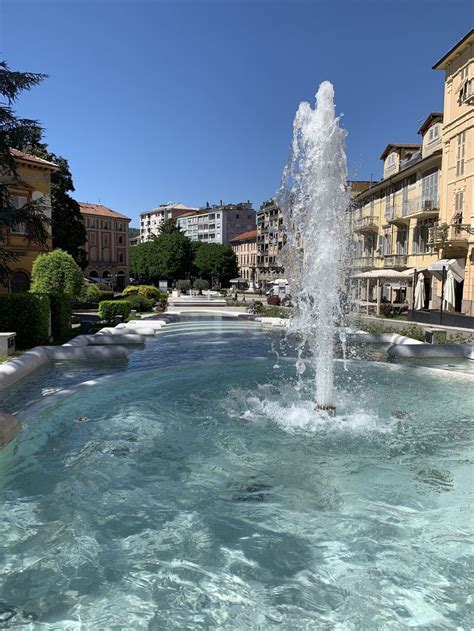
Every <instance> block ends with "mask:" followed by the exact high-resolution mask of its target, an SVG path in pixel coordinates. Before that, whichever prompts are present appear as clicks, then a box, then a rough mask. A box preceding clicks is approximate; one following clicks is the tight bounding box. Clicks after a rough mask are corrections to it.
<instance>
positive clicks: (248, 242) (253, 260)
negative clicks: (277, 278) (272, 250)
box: [230, 230, 257, 289]
mask: <svg viewBox="0 0 474 631" xmlns="http://www.w3.org/2000/svg"><path fill="white" fill-rule="evenodd" d="M230 244H231V245H232V249H233V250H234V252H235V255H236V256H237V263H238V266H239V270H240V271H239V274H240V278H243V279H245V280H246V281H247V282H248V284H249V289H254V288H255V279H256V270H257V230H248V231H247V232H243V233H242V234H239V235H237V236H236V237H234V238H233V239H231V241H230Z"/></svg>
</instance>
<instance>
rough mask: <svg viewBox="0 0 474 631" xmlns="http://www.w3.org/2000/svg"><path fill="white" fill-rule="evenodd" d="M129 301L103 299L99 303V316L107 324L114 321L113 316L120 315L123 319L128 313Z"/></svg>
mask: <svg viewBox="0 0 474 631" xmlns="http://www.w3.org/2000/svg"><path fill="white" fill-rule="evenodd" d="M130 310H131V307H130V303H129V302H127V301H126V300H103V301H102V302H100V303H99V316H100V318H101V319H102V320H106V321H107V322H108V323H109V324H113V323H114V322H115V316H118V315H121V316H122V317H123V319H124V320H126V319H127V318H128V316H129V315H130Z"/></svg>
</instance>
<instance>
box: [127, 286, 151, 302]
mask: <svg viewBox="0 0 474 631" xmlns="http://www.w3.org/2000/svg"><path fill="white" fill-rule="evenodd" d="M122 293H123V295H124V296H129V295H131V294H132V295H133V294H140V295H141V296H145V298H148V299H149V300H159V299H160V294H161V292H160V290H159V289H157V288H156V287H154V285H129V286H128V287H125V289H124V290H123V292H122Z"/></svg>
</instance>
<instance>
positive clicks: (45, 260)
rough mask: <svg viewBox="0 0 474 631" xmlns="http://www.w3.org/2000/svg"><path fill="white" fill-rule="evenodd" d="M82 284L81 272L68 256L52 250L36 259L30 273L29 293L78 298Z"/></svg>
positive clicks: (62, 252) (61, 251)
mask: <svg viewBox="0 0 474 631" xmlns="http://www.w3.org/2000/svg"><path fill="white" fill-rule="evenodd" d="M83 284H84V276H83V275H82V270H81V268H80V267H79V265H78V264H77V263H76V261H75V260H74V259H73V258H72V256H71V255H70V254H68V253H67V252H64V251H63V250H53V251H52V252H47V253H45V254H40V255H39V256H38V257H36V259H35V261H34V263H33V269H32V272H31V291H32V292H35V293H44V294H69V295H70V296H79V295H80V293H81V290H82V286H83Z"/></svg>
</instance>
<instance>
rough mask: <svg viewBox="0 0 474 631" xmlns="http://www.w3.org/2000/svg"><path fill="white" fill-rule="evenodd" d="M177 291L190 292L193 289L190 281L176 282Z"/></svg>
mask: <svg viewBox="0 0 474 631" xmlns="http://www.w3.org/2000/svg"><path fill="white" fill-rule="evenodd" d="M176 289H178V290H179V291H189V290H190V289H191V281H190V280H178V281H176Z"/></svg>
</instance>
